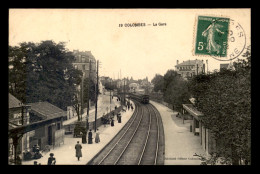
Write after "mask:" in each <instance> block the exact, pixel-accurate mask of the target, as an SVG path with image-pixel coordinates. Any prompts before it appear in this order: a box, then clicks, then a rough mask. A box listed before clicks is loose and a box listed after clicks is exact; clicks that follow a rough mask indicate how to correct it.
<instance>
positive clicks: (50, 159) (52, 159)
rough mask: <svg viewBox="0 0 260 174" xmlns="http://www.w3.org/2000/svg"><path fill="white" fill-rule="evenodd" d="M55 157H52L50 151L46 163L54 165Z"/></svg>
mask: <svg viewBox="0 0 260 174" xmlns="http://www.w3.org/2000/svg"><path fill="white" fill-rule="evenodd" d="M55 164H56V159H55V158H54V154H53V153H50V157H49V158H48V165H55Z"/></svg>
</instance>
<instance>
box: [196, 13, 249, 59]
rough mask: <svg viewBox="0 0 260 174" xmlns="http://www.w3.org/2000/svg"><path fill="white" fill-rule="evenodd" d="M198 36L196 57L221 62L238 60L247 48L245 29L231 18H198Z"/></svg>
mask: <svg viewBox="0 0 260 174" xmlns="http://www.w3.org/2000/svg"><path fill="white" fill-rule="evenodd" d="M196 34H197V35H196V43H195V55H205V56H211V57H213V58H215V59H217V60H219V61H228V60H233V59H235V58H237V57H238V56H239V55H240V54H241V53H242V52H243V51H244V49H245V46H246V35H245V32H244V29H243V28H242V26H241V25H240V24H239V23H238V22H236V21H234V20H232V19H229V18H223V17H208V16H198V21H197V32H196Z"/></svg>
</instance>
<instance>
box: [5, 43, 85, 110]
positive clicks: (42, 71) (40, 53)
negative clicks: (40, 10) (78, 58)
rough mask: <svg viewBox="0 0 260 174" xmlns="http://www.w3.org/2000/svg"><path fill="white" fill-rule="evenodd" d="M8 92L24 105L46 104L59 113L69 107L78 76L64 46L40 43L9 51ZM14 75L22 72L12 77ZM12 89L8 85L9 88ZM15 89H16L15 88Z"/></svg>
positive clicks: (78, 73) (28, 44) (77, 71)
mask: <svg viewBox="0 0 260 174" xmlns="http://www.w3.org/2000/svg"><path fill="white" fill-rule="evenodd" d="M9 57H10V58H11V61H10V64H12V66H13V68H12V69H11V68H9V75H10V78H9V83H10V84H15V85H14V86H15V88H12V87H11V90H10V91H11V92H13V93H14V94H15V96H16V97H17V98H18V99H21V100H22V101H23V102H25V103H30V102H38V101H48V102H50V103H52V104H54V105H56V106H58V107H60V108H62V109H64V110H65V109H66V107H67V106H71V105H72V104H73V100H74V97H73V96H74V94H75V93H76V85H78V84H79V82H80V79H81V77H80V76H81V72H79V70H75V69H74V68H73V66H72V62H73V61H74V56H73V55H72V53H71V52H69V51H67V50H66V49H65V44H64V43H62V42H61V43H58V44H56V43H54V42H53V41H42V42H41V43H39V44H35V43H30V42H29V43H21V44H20V45H19V46H17V47H12V46H10V47H9ZM17 72H22V73H21V75H19V76H16V77H15V74H16V73H17ZM10 86H12V85H10ZM18 87H19V88H18Z"/></svg>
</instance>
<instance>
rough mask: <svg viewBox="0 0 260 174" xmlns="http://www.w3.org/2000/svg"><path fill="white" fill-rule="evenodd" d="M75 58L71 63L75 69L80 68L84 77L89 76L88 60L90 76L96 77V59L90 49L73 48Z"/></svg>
mask: <svg viewBox="0 0 260 174" xmlns="http://www.w3.org/2000/svg"><path fill="white" fill-rule="evenodd" d="M73 55H74V56H75V58H76V60H75V61H74V62H73V63H72V64H73V66H74V68H75V69H78V70H81V71H82V72H83V74H84V77H88V76H89V62H90V61H91V77H92V78H93V79H96V59H95V57H94V56H93V55H92V53H91V51H79V50H73Z"/></svg>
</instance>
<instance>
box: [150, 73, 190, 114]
mask: <svg viewBox="0 0 260 174" xmlns="http://www.w3.org/2000/svg"><path fill="white" fill-rule="evenodd" d="M152 83H153V84H154V90H155V91H159V90H161V91H162V92H163V99H164V101H165V102H167V103H169V104H172V106H173V108H174V109H175V110H180V108H181V107H182V104H184V103H188V102H189V98H190V93H189V91H188V85H187V81H185V80H184V79H182V77H180V76H179V75H178V73H177V72H176V71H174V70H168V71H167V72H166V73H165V75H164V76H161V75H159V74H156V75H155V77H154V78H153V79H152Z"/></svg>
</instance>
